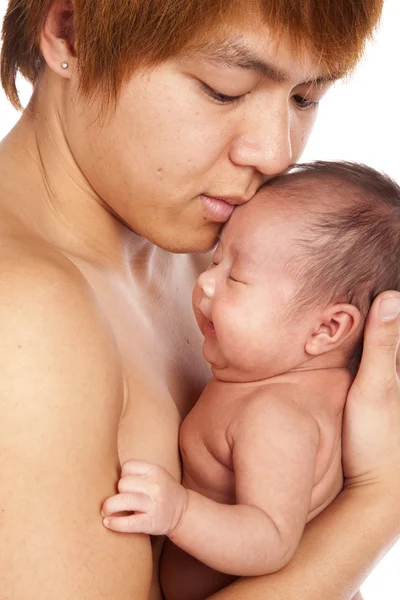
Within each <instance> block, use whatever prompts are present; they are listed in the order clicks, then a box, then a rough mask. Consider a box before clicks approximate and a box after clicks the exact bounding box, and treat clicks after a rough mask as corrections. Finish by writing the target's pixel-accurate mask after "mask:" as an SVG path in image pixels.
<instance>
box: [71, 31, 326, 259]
mask: <svg viewBox="0 0 400 600" xmlns="http://www.w3.org/2000/svg"><path fill="white" fill-rule="evenodd" d="M253 27H254V26H253ZM227 36H228V39H227V38H226V37H225V36H224V37H223V39H216V38H214V39H210V40H209V43H208V44H207V45H206V46H204V47H202V49H201V50H199V51H197V52H194V53H193V54H191V55H190V54H188V56H185V57H183V56H181V57H176V58H172V59H170V60H168V61H166V62H164V63H163V64H161V65H159V66H158V67H156V68H154V69H152V70H149V71H147V72H136V73H135V74H134V75H133V77H132V78H131V79H130V80H129V82H127V83H126V84H124V85H123V87H122V91H121V96H120V98H119V100H118V104H117V107H116V112H115V114H113V116H112V117H111V118H110V119H109V120H108V121H107V122H106V123H103V124H101V122H100V120H99V119H97V118H96V111H97V110H98V108H97V107H93V108H91V107H90V106H88V105H87V104H86V103H84V101H83V100H79V101H77V100H76V95H75V99H74V101H73V102H72V101H71V102H70V103H69V104H67V119H66V134H67V137H68V142H69V144H70V147H71V148H72V151H73V154H74V157H75V159H76V160H77V163H78V165H79V167H80V169H81V172H82V173H83V175H84V176H85V177H86V179H87V180H88V182H89V183H90V185H91V186H92V188H93V189H94V191H95V193H96V194H97V196H98V197H100V198H101V201H102V202H103V203H104V205H105V206H106V208H107V209H109V210H110V211H112V212H113V213H114V214H115V215H116V216H117V217H118V218H119V219H120V220H121V221H123V222H124V223H126V224H127V225H128V226H129V227H130V228H131V229H132V230H134V231H135V232H136V233H138V234H139V235H141V236H143V237H145V238H147V239H148V240H150V241H151V242H154V243H155V244H157V245H158V246H161V247H162V248H165V249H167V250H170V251H177V252H201V251H206V250H208V249H210V248H211V247H212V245H213V244H214V243H215V239H216V236H217V235H218V233H219V232H220V229H221V225H222V224H223V223H224V222H226V221H227V220H228V219H229V217H230V215H231V213H232V211H233V209H234V207H235V206H236V205H238V204H243V203H245V202H247V201H248V200H249V199H250V198H251V197H252V196H253V195H254V194H255V192H256V191H257V189H258V188H259V186H260V185H261V184H262V183H263V182H264V181H265V180H266V179H268V178H270V177H272V176H273V175H276V174H277V173H279V172H281V171H283V170H284V169H285V168H286V167H287V166H288V165H289V164H290V163H293V162H296V161H297V160H298V158H299V156H300V154H301V152H302V150H303V148H304V146H305V144H306V141H307V139H308V136H309V133H310V131H311V128H312V126H313V123H314V120H315V117H316V106H317V105H316V103H317V102H318V101H319V100H320V98H321V97H322V95H323V94H324V93H325V91H326V89H327V88H328V87H329V85H330V82H329V81H325V80H324V81H322V80H321V79H318V78H320V77H321V76H323V73H320V72H319V71H318V68H317V66H316V64H315V62H313V61H312V60H311V59H310V58H309V57H302V59H301V60H300V59H299V57H298V56H295V55H294V53H293V52H292V50H291V48H290V43H289V42H290V40H285V39H281V41H280V43H279V45H278V44H277V43H276V41H275V40H274V39H273V36H271V33H270V32H269V31H268V29H267V28H266V27H265V26H262V28H261V27H260V34H259V35H257V36H256V35H254V34H253V33H248V32H246V31H245V30H244V29H234V30H231V31H230V33H229V34H227ZM75 83H76V84H77V82H75ZM77 115H78V118H77Z"/></svg>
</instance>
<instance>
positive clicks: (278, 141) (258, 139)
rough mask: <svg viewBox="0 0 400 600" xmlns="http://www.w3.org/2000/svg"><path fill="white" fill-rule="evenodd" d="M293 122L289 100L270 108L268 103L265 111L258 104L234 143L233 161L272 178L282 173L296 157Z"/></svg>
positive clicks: (232, 149) (231, 152)
mask: <svg viewBox="0 0 400 600" xmlns="http://www.w3.org/2000/svg"><path fill="white" fill-rule="evenodd" d="M249 113H250V110H249ZM290 121H291V115H290V107H289V105H288V102H287V100H286V101H283V99H282V100H281V101H279V102H278V101H277V102H275V105H271V106H269V107H267V109H266V108H265V106H264V110H261V107H258V110H257V106H256V107H254V108H253V109H252V111H251V114H249V115H248V116H247V118H246V119H245V120H244V122H243V123H242V127H241V131H240V133H239V134H238V136H237V137H236V139H235V140H234V141H233V143H232V146H231V149H230V159H231V161H232V162H233V163H234V164H237V165H239V166H247V167H253V168H254V169H256V170H257V171H258V172H259V173H262V174H263V175H267V176H268V178H270V177H273V176H274V175H278V174H279V173H282V172H283V171H284V170H285V169H287V167H288V166H289V165H290V164H291V163H292V159H293V152H292V140H291V137H292V131H291V122H290Z"/></svg>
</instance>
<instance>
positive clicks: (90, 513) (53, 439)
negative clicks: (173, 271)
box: [0, 257, 151, 600]
mask: <svg viewBox="0 0 400 600" xmlns="http://www.w3.org/2000/svg"><path fill="white" fill-rule="evenodd" d="M0 331H1V336H0V372H1V378H0V414H1V418H0V480H1V487H0V507H1V515H0V537H1V547H2V557H1V560H0V581H1V589H2V595H3V596H4V597H7V598H15V599H16V598H21V599H22V598H23V599H24V600H37V599H38V598H40V599H41V600H50V599H52V600H53V599H54V598H57V600H64V599H65V600H66V599H67V598H68V599H70V598H73V599H74V600H89V599H90V600H98V599H105V600H131V599H132V598H133V597H134V598H136V599H137V600H145V599H146V598H147V596H148V589H149V585H150V578H151V550H150V544H149V540H148V538H147V537H146V536H139V535H138V536H134V537H132V536H124V535H116V534H113V533H111V532H109V531H106V530H105V529H104V527H103V525H102V521H101V517H100V506H101V503H102V501H103V500H104V498H105V497H107V496H108V495H109V494H111V493H113V492H114V491H115V483H116V481H117V479H118V474H119V461H118V454H117V429H118V421H119V416H120V412H121V405H122V400H123V385H122V374H121V371H120V368H119V358H118V353H117V350H116V345H115V342H114V340H113V336H112V334H111V333H110V331H109V330H108V324H107V321H106V319H105V318H104V316H103V315H102V314H101V311H100V310H99V308H98V306H97V304H96V300H95V299H94V298H93V296H92V294H91V291H90V288H89V286H87V284H86V282H85V281H84V280H83V278H82V277H81V275H80V274H79V272H78V271H76V270H75V269H74V267H72V266H68V264H67V261H65V264H62V265H60V264H55V263H54V264H52V263H50V262H49V263H47V264H45V263H43V261H41V260H36V259H34V258H32V257H30V258H29V257H28V258H25V260H24V263H23V264H22V265H21V263H15V264H14V263H11V262H10V263H9V264H5V262H4V261H3V263H2V269H1V272H0Z"/></svg>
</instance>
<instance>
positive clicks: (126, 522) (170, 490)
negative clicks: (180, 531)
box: [101, 460, 188, 535]
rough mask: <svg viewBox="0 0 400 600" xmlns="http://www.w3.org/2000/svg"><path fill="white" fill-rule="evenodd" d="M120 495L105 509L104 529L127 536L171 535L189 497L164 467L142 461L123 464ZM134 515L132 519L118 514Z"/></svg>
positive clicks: (119, 486)
mask: <svg viewBox="0 0 400 600" xmlns="http://www.w3.org/2000/svg"><path fill="white" fill-rule="evenodd" d="M118 491H119V494H117V495H116V496H112V497H111V498H108V499H107V500H106V501H105V502H104V504H103V507H102V511H101V512H102V515H103V517H104V521H103V523H104V525H105V527H107V528H108V529H113V530H114V531H120V532H125V533H148V534H152V535H169V534H170V533H171V532H172V531H173V530H174V529H175V527H176V526H177V525H178V523H179V520H180V518H181V516H182V514H183V513H184V511H185V509H186V506H187V501H188V494H187V491H186V489H185V488H184V487H183V486H182V485H180V484H179V483H178V482H177V481H176V480H175V479H174V478H173V477H172V475H171V474H170V473H168V471H166V470H165V469H164V468H163V467H160V466H158V465H154V464H151V463H148V462H144V461H141V460H128V461H127V462H126V463H124V465H123V467H122V471H121V478H120V480H119V482H118ZM121 512H131V513H133V514H130V515H119V516H118V515H117V514H116V513H121Z"/></svg>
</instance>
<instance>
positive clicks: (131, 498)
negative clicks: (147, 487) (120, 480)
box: [101, 492, 152, 517]
mask: <svg viewBox="0 0 400 600" xmlns="http://www.w3.org/2000/svg"><path fill="white" fill-rule="evenodd" d="M151 505H152V501H151V500H150V498H149V497H148V496H147V494H141V493H140V492H138V493H136V492H134V493H131V494H117V495H116V496H111V498H107V500H106V501H105V502H104V504H103V508H102V511H101V512H102V515H103V516H104V517H108V516H109V515H114V514H115V513H120V512H146V511H148V510H149V509H150V508H151Z"/></svg>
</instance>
